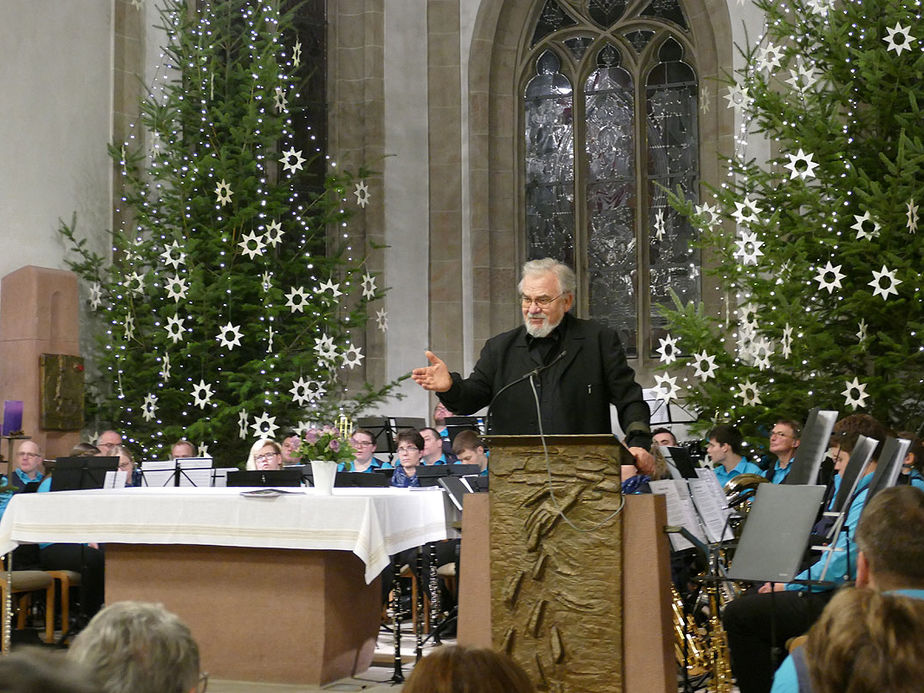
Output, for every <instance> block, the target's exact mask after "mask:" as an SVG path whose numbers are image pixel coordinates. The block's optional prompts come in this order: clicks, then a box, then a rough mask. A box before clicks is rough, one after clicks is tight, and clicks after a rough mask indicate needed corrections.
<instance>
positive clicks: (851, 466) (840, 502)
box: [831, 435, 879, 513]
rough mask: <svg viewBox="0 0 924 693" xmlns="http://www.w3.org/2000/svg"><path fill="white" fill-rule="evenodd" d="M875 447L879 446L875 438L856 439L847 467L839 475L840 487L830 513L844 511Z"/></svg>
mask: <svg viewBox="0 0 924 693" xmlns="http://www.w3.org/2000/svg"><path fill="white" fill-rule="evenodd" d="M877 445H879V441H878V440H876V439H875V438H870V437H868V436H864V435H861V436H860V437H858V438H857V442H856V443H855V444H854V446H853V450H851V451H850V459H849V460H848V461H847V467H846V468H845V469H844V473H843V474H842V475H841V485H840V486H839V487H838V490H837V495H836V496H835V497H834V503H832V505H831V512H832V513H841V512H843V511H844V510H845V509H846V506H847V499H849V498H850V497H851V496H853V492H854V489H856V487H857V482H858V481H859V480H860V476H861V472H862V471H863V470H864V469H866V465H867V464H869V461H870V459H871V458H872V456H873V451H874V450H875V449H876V446H877Z"/></svg>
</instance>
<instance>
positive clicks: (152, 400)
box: [141, 393, 157, 421]
mask: <svg viewBox="0 0 924 693" xmlns="http://www.w3.org/2000/svg"><path fill="white" fill-rule="evenodd" d="M156 415H157V395H155V394H153V393H148V394H146V395H145V396H144V404H142V405H141V418H143V419H144V420H145V421H153V420H154V417H155V416H156Z"/></svg>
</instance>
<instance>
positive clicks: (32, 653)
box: [0, 647, 103, 693]
mask: <svg viewBox="0 0 924 693" xmlns="http://www.w3.org/2000/svg"><path fill="white" fill-rule="evenodd" d="M0 693H103V689H102V687H101V686H100V685H99V684H97V683H96V682H95V681H94V680H93V677H92V676H91V675H90V672H89V671H87V670H86V668H85V667H83V666H82V665H80V664H78V663H77V662H70V661H68V660H67V659H65V656H64V653H63V652H48V651H46V650H41V649H39V648H37V647H23V648H18V649H17V650H16V651H15V652H13V653H11V654H9V655H6V656H3V657H0Z"/></svg>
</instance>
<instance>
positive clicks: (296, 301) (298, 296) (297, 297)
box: [286, 286, 310, 313]
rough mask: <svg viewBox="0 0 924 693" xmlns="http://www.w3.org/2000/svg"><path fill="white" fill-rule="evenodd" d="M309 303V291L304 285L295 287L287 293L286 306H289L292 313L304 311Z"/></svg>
mask: <svg viewBox="0 0 924 693" xmlns="http://www.w3.org/2000/svg"><path fill="white" fill-rule="evenodd" d="M309 305H310V304H309V303H308V293H307V292H306V291H305V287H303V286H296V287H293V288H292V289H290V290H289V293H287V294H286V307H287V308H289V310H290V311H291V312H292V313H304V312H305V308H306V307H308V306H309Z"/></svg>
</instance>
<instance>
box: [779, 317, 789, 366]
mask: <svg viewBox="0 0 924 693" xmlns="http://www.w3.org/2000/svg"><path fill="white" fill-rule="evenodd" d="M780 353H781V354H782V355H783V358H784V359H787V358H789V357H790V355H791V354H792V325H790V324H789V323H786V324H785V325H784V326H783V338H782V339H781V340H780Z"/></svg>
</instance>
